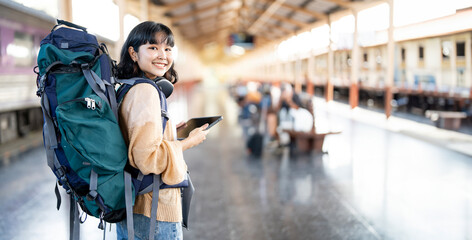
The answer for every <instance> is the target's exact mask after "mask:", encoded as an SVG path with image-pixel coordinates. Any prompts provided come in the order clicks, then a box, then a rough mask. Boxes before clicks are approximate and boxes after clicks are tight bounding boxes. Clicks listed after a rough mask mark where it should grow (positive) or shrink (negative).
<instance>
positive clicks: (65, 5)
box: [58, 0, 72, 22]
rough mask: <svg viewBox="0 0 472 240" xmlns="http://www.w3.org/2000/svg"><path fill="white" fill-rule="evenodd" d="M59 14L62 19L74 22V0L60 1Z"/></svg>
mask: <svg viewBox="0 0 472 240" xmlns="http://www.w3.org/2000/svg"><path fill="white" fill-rule="evenodd" d="M58 8H59V16H58V18H59V19H61V20H66V21H68V22H72V0H59V1H58Z"/></svg>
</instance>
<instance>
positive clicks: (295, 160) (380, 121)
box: [0, 85, 472, 240]
mask: <svg viewBox="0 0 472 240" xmlns="http://www.w3.org/2000/svg"><path fill="white" fill-rule="evenodd" d="M176 94H177V97H176V101H178V102H180V103H183V104H188V105H187V109H188V112H189V113H188V117H189V118H190V117H198V116H208V115H223V116H224V120H223V121H222V122H221V123H219V124H218V125H217V126H216V127H214V128H213V129H212V130H211V132H210V133H209V135H208V136H207V140H206V141H205V142H204V143H203V144H202V145H200V146H198V147H196V148H194V149H190V150H188V151H186V152H185V153H184V156H185V159H186V161H187V164H188V166H189V170H190V173H191V176H192V180H193V182H194V185H195V187H196V193H195V195H194V199H193V200H192V209H191V215H190V230H189V231H186V230H184V239H187V240H189V239H222V240H225V239H228V240H230V239H231V240H232V239H276V240H277V239H281V240H282V239H321V240H323V239H329V240H332V239H362V240H364V239H451V240H455V239H457V240H459V239H461V240H462V239H471V238H472V157H471V156H472V150H471V149H472V136H470V135H467V134H462V133H457V132H453V131H448V130H444V129H437V128H435V127H433V126H430V125H427V124H421V123H417V122H414V121H411V120H407V119H401V118H398V117H395V116H394V117H391V118H389V119H388V120H386V119H385V115H384V114H383V113H376V112H373V111H369V110H365V109H362V108H357V109H354V110H351V109H350V107H349V106H348V105H345V104H341V103H337V102H330V103H325V102H324V100H322V99H320V98H315V99H314V103H315V104H314V111H315V123H316V126H317V129H328V130H340V131H341V133H340V134H336V135H330V136H327V137H326V139H325V143H324V146H323V152H318V153H317V152H313V153H311V154H293V153H290V149H289V148H287V147H280V148H277V147H267V148H265V149H264V152H263V155H262V157H260V158H254V157H251V156H249V155H248V153H247V151H246V148H245V142H244V140H243V135H242V129H241V127H240V126H239V125H238V112H239V109H238V105H237V104H236V102H235V101H234V100H233V99H232V98H231V97H230V96H229V93H228V91H227V88H225V87H219V86H212V85H198V86H197V87H195V88H194V90H193V91H192V92H190V93H187V94H178V92H177V93H176ZM171 106H172V105H171ZM176 106H181V105H178V104H177V105H176ZM0 181H2V184H1V185H0V211H1V212H3V213H4V214H5V215H4V217H2V218H1V219H0V236H2V237H1V238H2V239H48V240H49V239H67V237H68V235H67V234H68V228H67V226H68V215H67V213H68V211H67V206H64V207H63V208H62V209H61V210H60V211H59V212H58V211H57V210H56V209H55V206H56V203H55V196H54V181H55V178H54V176H53V175H52V173H51V172H50V170H49V169H48V167H47V164H46V158H45V154H44V150H43V149H42V148H41V147H36V148H34V149H31V150H29V151H25V152H23V153H21V154H19V156H18V159H16V160H15V161H12V162H10V163H9V164H7V165H4V166H3V167H1V168H0ZM63 196H65V195H63ZM97 225H98V222H97V221H95V219H93V218H92V217H89V218H88V220H87V221H86V223H85V224H83V227H82V232H81V236H82V239H101V238H102V232H101V231H100V230H98V229H97V228H96V226H97ZM53 229H54V230H53ZM106 234H107V236H106V239H116V235H115V233H114V226H112V231H111V232H108V231H107V232H106Z"/></svg>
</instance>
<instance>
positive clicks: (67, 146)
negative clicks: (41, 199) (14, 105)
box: [37, 20, 169, 239]
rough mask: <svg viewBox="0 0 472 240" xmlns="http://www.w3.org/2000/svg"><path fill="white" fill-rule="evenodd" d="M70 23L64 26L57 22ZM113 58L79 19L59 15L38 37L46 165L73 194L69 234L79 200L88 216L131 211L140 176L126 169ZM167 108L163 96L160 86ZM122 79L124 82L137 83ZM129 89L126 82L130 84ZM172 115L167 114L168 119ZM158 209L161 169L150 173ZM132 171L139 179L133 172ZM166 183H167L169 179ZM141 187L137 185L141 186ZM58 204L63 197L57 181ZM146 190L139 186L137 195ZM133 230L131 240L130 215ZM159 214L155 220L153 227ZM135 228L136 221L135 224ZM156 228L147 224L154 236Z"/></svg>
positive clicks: (110, 217)
mask: <svg viewBox="0 0 472 240" xmlns="http://www.w3.org/2000/svg"><path fill="white" fill-rule="evenodd" d="M61 25H66V26H67V27H60V28H58V26H61ZM114 65H115V64H114V61H112V60H111V59H110V57H109V56H108V53H107V49H106V46H105V45H103V44H102V45H99V44H98V42H97V39H96V37H95V36H93V35H91V34H88V33H87V31H86V29H85V28H83V27H80V26H77V25H75V24H72V23H69V22H65V21H61V20H58V25H56V26H55V27H54V28H53V30H52V31H51V33H50V34H49V35H48V36H47V37H46V38H44V39H43V40H42V41H41V48H40V51H39V55H38V69H39V72H37V73H38V92H37V95H38V96H40V97H41V107H42V110H43V117H44V126H43V140H44V147H45V149H46V154H47V159H48V165H49V167H50V168H51V170H52V171H53V173H54V174H55V175H56V177H57V180H58V181H57V182H58V183H59V185H61V186H62V187H63V188H64V189H65V190H66V191H67V193H68V194H69V195H70V197H71V218H70V219H71V231H70V234H71V239H78V238H79V237H80V236H79V222H81V223H82V222H83V221H85V219H84V220H82V219H79V212H78V208H77V204H78V205H79V206H80V208H81V209H82V210H83V211H84V212H85V213H86V214H88V215H92V216H94V217H97V218H99V219H100V224H99V228H101V229H104V228H105V226H104V225H105V224H106V222H109V223H115V222H119V221H121V220H123V219H124V218H125V217H126V215H129V216H132V206H133V205H134V199H135V196H136V194H138V192H139V191H135V188H136V187H137V186H138V185H136V184H137V182H138V183H139V180H138V181H137V180H136V179H135V178H136V177H137V176H133V177H132V176H131V174H130V173H128V172H127V171H125V170H124V169H125V166H126V164H127V160H128V149H127V146H126V143H125V141H124V139H123V136H122V134H121V131H120V127H119V125H118V121H117V119H118V115H117V112H118V101H117V97H116V93H115V89H116V88H115V85H116V84H118V82H117V81H116V80H115V78H114V69H115V67H114ZM150 82H151V83H150V84H153V86H155V87H156V89H157V90H158V92H159V96H160V97H161V104H164V105H163V106H162V109H163V113H166V109H167V106H166V99H165V96H164V94H163V93H162V92H161V91H160V90H159V88H158V87H157V86H156V84H154V82H152V81H150ZM135 83H136V81H134V80H123V84H122V85H130V86H132V85H134V84H135ZM128 89H129V87H128ZM166 121H167V115H165V114H163V125H164V127H165V123H166ZM150 177H151V178H152V181H151V183H150V184H151V185H152V187H151V188H149V187H148V188H147V189H149V190H148V191H147V192H149V191H150V190H151V189H152V190H153V191H154V192H155V194H154V197H153V212H152V213H153V214H154V218H152V217H151V219H156V217H155V214H156V212H157V199H158V193H159V191H158V190H157V189H159V187H160V188H163V187H162V186H161V181H160V175H151V176H150ZM133 178H134V179H133ZM167 187H169V186H167ZM136 189H140V188H139V186H138V188H136ZM55 192H56V196H57V208H58V209H59V207H60V205H61V197H60V194H59V190H58V186H57V184H56V189H55ZM142 193H145V192H140V194H142ZM129 223H131V226H128V229H129V230H128V234H129V236H130V239H133V235H134V234H133V229H132V226H133V224H132V218H128V225H129ZM153 226H155V220H154V221H153V220H151V227H152V228H153ZM130 227H131V228H130ZM152 234H154V231H150V235H151V236H150V237H151V239H153V238H152Z"/></svg>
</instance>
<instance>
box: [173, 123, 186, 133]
mask: <svg viewBox="0 0 472 240" xmlns="http://www.w3.org/2000/svg"><path fill="white" fill-rule="evenodd" d="M186 126H187V123H186V122H180V123H179V124H177V126H175V127H176V128H177V132H179V131H180V130H182V129H184V128H185V127H186Z"/></svg>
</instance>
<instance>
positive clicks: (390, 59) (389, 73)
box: [385, 0, 395, 118]
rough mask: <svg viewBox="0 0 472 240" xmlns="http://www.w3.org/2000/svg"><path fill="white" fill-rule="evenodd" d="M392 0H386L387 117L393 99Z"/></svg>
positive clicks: (390, 111) (389, 113)
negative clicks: (388, 10)
mask: <svg viewBox="0 0 472 240" xmlns="http://www.w3.org/2000/svg"><path fill="white" fill-rule="evenodd" d="M393 1H394V0H388V1H387V2H388V6H389V9H390V14H389V27H388V43H387V57H388V60H387V78H386V79H385V115H386V117H387V118H389V117H390V116H391V114H392V104H391V102H392V99H393V75H394V67H395V66H394V60H395V58H394V50H395V42H394V39H393V30H394V29H393Z"/></svg>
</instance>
